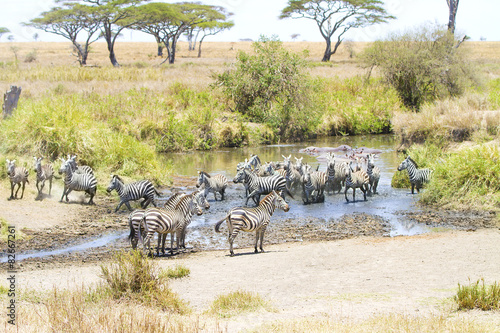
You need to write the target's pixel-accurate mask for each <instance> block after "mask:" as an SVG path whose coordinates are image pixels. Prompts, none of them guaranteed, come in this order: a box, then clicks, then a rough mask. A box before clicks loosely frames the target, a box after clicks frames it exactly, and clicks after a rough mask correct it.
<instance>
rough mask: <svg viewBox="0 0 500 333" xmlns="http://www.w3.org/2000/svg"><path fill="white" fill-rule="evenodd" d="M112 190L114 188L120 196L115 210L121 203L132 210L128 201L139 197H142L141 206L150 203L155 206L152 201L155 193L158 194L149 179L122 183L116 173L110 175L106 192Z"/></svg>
mask: <svg viewBox="0 0 500 333" xmlns="http://www.w3.org/2000/svg"><path fill="white" fill-rule="evenodd" d="M113 190H116V192H118V195H119V196H120V203H118V206H116V209H115V212H117V211H118V209H120V207H121V206H122V205H123V204H125V205H126V206H127V208H128V210H132V207H130V204H129V201H136V200H139V199H144V200H143V201H142V202H141V207H142V208H146V207H147V206H148V205H149V204H150V203H152V204H153V206H155V207H156V204H155V202H154V198H155V194H156V195H158V196H159V195H160V193H158V191H157V190H156V189H155V187H154V186H153V184H152V183H151V182H150V181H149V180H140V181H137V182H134V183H130V184H124V183H123V180H122V179H121V178H120V177H119V176H117V175H113V176H112V177H111V181H110V182H109V185H108V188H107V192H108V193H110V192H111V191H113Z"/></svg>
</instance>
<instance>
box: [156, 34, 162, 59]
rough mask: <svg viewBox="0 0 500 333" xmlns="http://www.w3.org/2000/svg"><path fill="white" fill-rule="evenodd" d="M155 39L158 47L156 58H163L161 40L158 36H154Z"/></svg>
mask: <svg viewBox="0 0 500 333" xmlns="http://www.w3.org/2000/svg"><path fill="white" fill-rule="evenodd" d="M155 39H156V44H157V45H158V51H157V55H158V57H163V45H162V42H161V39H160V37H158V36H155Z"/></svg>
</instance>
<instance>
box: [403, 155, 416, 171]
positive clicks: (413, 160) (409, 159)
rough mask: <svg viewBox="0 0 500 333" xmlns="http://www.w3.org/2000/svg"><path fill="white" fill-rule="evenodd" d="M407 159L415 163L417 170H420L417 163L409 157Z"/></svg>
mask: <svg viewBox="0 0 500 333" xmlns="http://www.w3.org/2000/svg"><path fill="white" fill-rule="evenodd" d="M406 158H407V159H408V161H410V162H411V163H413V165H415V168H417V169H419V167H418V164H417V162H415V161H414V160H413V159H412V158H411V157H410V156H408V157H406Z"/></svg>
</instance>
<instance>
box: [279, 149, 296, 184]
mask: <svg viewBox="0 0 500 333" xmlns="http://www.w3.org/2000/svg"><path fill="white" fill-rule="evenodd" d="M281 156H282V157H283V164H284V165H285V178H286V186H287V187H288V188H289V189H290V190H293V189H295V188H296V187H297V185H298V184H299V183H300V176H301V174H300V172H299V171H297V170H296V169H295V168H294V167H293V166H292V163H291V162H290V158H291V157H292V155H288V157H286V156H284V155H281Z"/></svg>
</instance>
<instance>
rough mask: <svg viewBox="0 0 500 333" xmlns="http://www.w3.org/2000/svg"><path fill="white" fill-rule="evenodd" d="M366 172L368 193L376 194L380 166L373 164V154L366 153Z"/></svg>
mask: <svg viewBox="0 0 500 333" xmlns="http://www.w3.org/2000/svg"><path fill="white" fill-rule="evenodd" d="M366 158H367V161H368V162H367V164H366V173H367V174H368V177H370V189H369V193H372V194H377V187H378V182H379V180H380V168H379V167H378V166H376V165H375V154H368V155H366Z"/></svg>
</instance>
